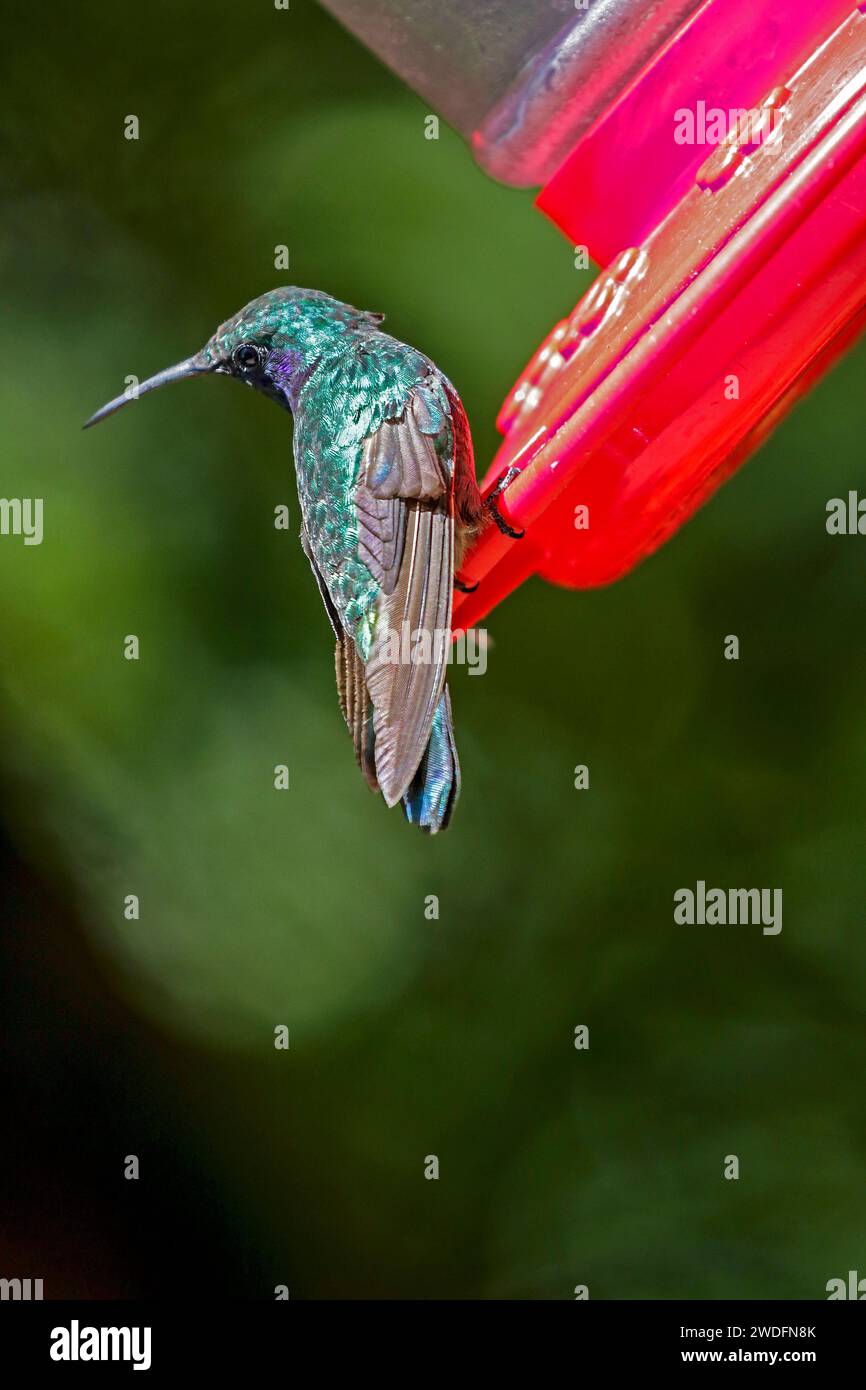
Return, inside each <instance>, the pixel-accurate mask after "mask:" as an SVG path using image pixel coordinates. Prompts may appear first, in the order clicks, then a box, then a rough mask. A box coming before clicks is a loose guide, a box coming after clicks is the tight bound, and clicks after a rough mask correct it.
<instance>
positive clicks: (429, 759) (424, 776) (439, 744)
mask: <svg viewBox="0 0 866 1390" xmlns="http://www.w3.org/2000/svg"><path fill="white" fill-rule="evenodd" d="M459 795H460V763H459V762H458V759H457V745H456V744H455V742H454V726H453V723H452V721H451V700H450V697H449V695H448V687H447V685H446V687H445V689H444V690H443V691H442V696H441V699H440V700H439V704H438V705H437V706H436V713H435V714H434V716H433V724H432V726H431V729H430V742H429V743H428V744H427V751H426V753H425V754H424V757H423V758H422V759H421V763H420V766H419V768H418V771H417V772H416V773H415V776H414V778H413V779H412V783H411V785H410V787H409V789H408V791H407V792H406V795H405V796H404V797H403V812H404V815H405V816H406V819H407V821H409V822H410V824H411V825H419V826H420V827H421V829H422V830H426V831H427V832H428V833H429V834H431V835H435V834H436V832H437V830H444V829H445V828H446V826H447V825H448V822H449V821H450V819H451V813H452V812H453V810H454V805H455V803H456V801H457V798H458V796H459Z"/></svg>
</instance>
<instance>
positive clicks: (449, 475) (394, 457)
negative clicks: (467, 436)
mask: <svg viewBox="0 0 866 1390" xmlns="http://www.w3.org/2000/svg"><path fill="white" fill-rule="evenodd" d="M453 465H454V433H453V429H452V426H451V419H450V412H449V410H448V401H447V397H446V395H445V392H444V389H443V387H442V385H441V383H440V382H439V381H438V380H437V379H436V378H434V377H432V375H431V377H430V378H429V379H428V381H423V382H421V383H419V385H417V386H416V387H414V388H413V390H412V391H411V392H410V394H409V399H408V401H407V403H406V406H405V408H404V410H403V411H402V413H401V414H400V415H399V416H398V417H396V418H393V419H388V420H384V421H383V422H382V424H380V426H379V427H378V429H377V430H375V431H374V432H373V433H372V434H371V435H370V436H369V437H368V439H367V440H366V441H365V443H364V448H363V456H362V460H361V469H360V473H359V478H358V486H357V488H356V490H355V513H356V519H357V525H358V553H359V555H360V557H361V559H362V560H363V561H364V563H365V564H366V566H367V567H368V569H369V570H370V572H371V574H372V575H373V576H374V578H375V579H376V580H377V582H378V583H379V585H380V587H381V591H382V592H381V594H380V596H379V599H378V602H377V616H376V627H375V633H374V638H373V645H372V648H371V650H370V654H369V657H368V659H367V663H366V670H365V677H366V684H367V689H368V691H369V694H370V699H371V701H372V704H373V732H374V737H375V765H376V777H377V780H378V783H379V789H380V791H381V792H382V795H383V796H384V798H385V800H386V801H387V803H388V805H389V806H393V805H395V804H396V803H397V802H398V801H399V800H400V798H401V797H402V796H403V794H404V793H405V791H406V789H407V787H408V786H409V784H410V782H411V781H412V778H413V777H414V775H415V772H416V771H417V769H418V766H419V764H420V762H421V759H422V758H423V756H424V753H425V750H426V748H427V744H428V742H429V739H430V730H431V726H432V722H433V716H434V714H435V712H436V706H437V705H438V703H439V699H440V697H441V695H442V689H443V686H444V684H445V676H446V672H447V664H448V654H449V650H450V643H451V597H452V589H453V583H454V507H453Z"/></svg>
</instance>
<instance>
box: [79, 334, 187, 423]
mask: <svg viewBox="0 0 866 1390" xmlns="http://www.w3.org/2000/svg"><path fill="white" fill-rule="evenodd" d="M213 370H214V368H213V367H212V366H211V364H210V363H209V362H205V361H203V359H202V356H201V354H200V353H196V355H195V356H194V357H187V358H186V359H185V360H184V361H183V362H176V363H175V365H174V366H173V367H166V368H165V370H164V371H162V372H157V373H156V376H149V377H148V378H147V380H146V381H142V382H140V383H139V385H138V386H136V387H134V388H129V389H128V390H126V391H124V393H123V395H122V396H115V398H114V400H113V401H109V402H108V404H107V405H104V406H102V408H101V409H100V410H97V412H96V414H95V415H91V417H90V419H89V420H88V421H87V423H86V424H85V425H83V426H82V429H85V430H89V429H90V426H91V425H98V424H99V422H100V420H107V419H108V416H109V415H113V414H114V412H115V411H116V410H121V409H122V407H123V406H125V405H129V403H130V401H136V400H138V398H139V396H143V395H145V394H146V393H147V392H148V391H155V390H156V388H157V387H158V386H167V385H168V384H169V382H170V381H186V379H187V377H191V376H201V375H202V374H203V373H205V372H212V371H213Z"/></svg>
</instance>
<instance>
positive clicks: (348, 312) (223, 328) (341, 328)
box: [84, 285, 382, 429]
mask: <svg viewBox="0 0 866 1390" xmlns="http://www.w3.org/2000/svg"><path fill="white" fill-rule="evenodd" d="M381 321H382V316H381V314H371V313H367V312H366V311H364V310H361V309H355V308H353V307H352V305H351V304H343V303H341V301H340V300H338V299H332V298H331V296H330V295H328V294H323V293H322V291H321V290H304V289H298V288H297V287H296V286H294V285H289V286H285V287H284V288H282V289H278V290H270V291H269V292H268V293H267V294H263V295H260V296H259V298H258V299H254V300H252V302H251V303H250V304H247V305H246V307H245V308H243V309H241V310H240V312H239V313H237V314H235V315H234V316H233V317H232V318H230V319H227V320H226V322H225V323H223V324H221V325H220V327H219V328H218V329H217V330H216V332H215V333H214V334H213V336H212V337H211V338H210V339H209V341H208V342H207V343H205V345H204V347H203V348H202V349H201V351H200V352H197V353H195V354H194V355H193V356H192V357H187V358H185V359H184V360H183V361H182V362H178V363H176V364H175V365H174V366H173V367H166V369H165V370H164V371H161V372H157V374H156V375H155V376H152V377H148V379H147V380H146V381H142V382H141V383H140V384H139V385H138V386H136V387H134V388H131V389H129V390H127V391H126V392H125V393H124V394H123V395H122V396H117V397H116V398H115V399H114V400H113V401H109V402H108V404H107V405H104V406H103V407H102V408H101V409H100V410H97V412H96V414H95V415H92V416H91V417H90V419H89V420H88V421H87V424H86V425H85V426H84V428H85V429H88V428H89V426H90V425H96V424H98V423H99V421H100V420H105V419H106V418H107V417H108V416H109V415H113V414H114V413H115V411H117V410H120V409H121V407H122V406H124V405H128V404H129V402H130V401H132V400H136V399H137V398H138V397H139V396H143V395H145V394H146V393H147V392H148V391H155V390H156V388H157V387H158V386H166V385H168V383H169V382H171V381H185V380H186V379H187V378H188V377H192V376H205V375H208V374H214V373H215V374H218V375H220V376H233V377H236V378H237V379H238V380H239V381H244V382H246V384H247V385H248V386H253V387H255V388H256V390H259V391H261V392H262V393H263V394H264V395H266V396H270V397H271V399H272V400H275V401H277V402H278V403H279V404H280V405H282V406H285V407H287V408H289V409H292V408H294V406H295V403H296V402H297V398H298V394H299V392H300V390H301V388H302V386H303V384H304V382H305V381H306V379H307V377H308V376H309V375H310V372H311V371H312V370H313V368H314V367H315V365H316V363H317V362H318V361H319V360H320V359H321V358H322V357H324V356H326V355H328V354H330V353H331V352H333V351H334V350H335V349H336V348H337V347H338V346H339V342H340V340H341V339H342V338H345V336H346V335H347V334H350V333H357V332H359V331H364V330H366V331H368V332H369V331H370V330H371V329H374V328H375V327H376V326H377V325H378V324H379V323H381Z"/></svg>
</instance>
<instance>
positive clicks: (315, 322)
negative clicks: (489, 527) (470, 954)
mask: <svg viewBox="0 0 866 1390" xmlns="http://www.w3.org/2000/svg"><path fill="white" fill-rule="evenodd" d="M383 319H384V315H382V314H378V313H370V312H368V311H366V310H361V309H356V308H354V307H353V306H352V305H351V304H344V303H342V302H341V301H340V300H338V299H333V298H332V297H331V296H330V295H328V294H325V293H323V292H322V291H320V290H309V289H299V288H297V287H295V286H284V287H282V288H280V289H276V290H271V291H270V292H269V293H267V294H263V295H261V296H260V297H259V298H258V299H254V300H253V301H252V302H251V303H249V304H247V305H246V307H245V308H243V309H241V310H240V312H239V313H237V314H235V315H234V317H232V318H230V319H228V320H227V321H226V322H225V323H223V324H221V325H220V327H219V328H218V329H217V330H216V332H215V333H214V334H213V336H212V337H211V338H210V339H209V341H208V342H207V343H206V344H205V346H204V347H203V348H202V349H201V350H200V351H199V352H197V353H195V354H194V355H193V356H192V357H188V358H186V359H184V361H182V362H178V363H177V364H176V365H175V366H173V367H168V368H166V369H165V370H164V371H161V372H158V373H157V374H156V375H155V376H152V377H149V378H148V379H147V380H146V381H143V382H141V384H140V385H139V386H138V387H137V388H136V390H135V391H134V392H132V393H126V394H124V395H122V396H118V397H117V398H116V399H115V400H112V401H109V402H108V404H107V405H104V406H103V407H102V408H101V410H98V411H97V412H96V413H95V414H94V415H93V416H91V418H90V419H89V420H88V421H87V423H86V425H85V426H84V428H85V429H87V428H89V427H90V426H91V425H95V424H97V423H98V422H99V421H100V420H104V419H105V418H106V417H107V416H109V415H113V414H114V413H115V411H117V410H119V409H120V408H121V407H122V406H124V405H127V404H128V403H129V401H130V400H134V399H136V398H137V397H138V396H142V395H144V394H145V393H146V392H148V391H153V390H155V389H156V388H157V387H158V386H164V385H167V384H168V383H169V382H173V381H184V380H186V379H187V378H188V377H194V376H204V375H209V374H214V375H217V376H229V377H234V378H235V379H236V380H238V381H242V382H245V383H246V385H247V386H251V387H253V388H254V389H255V390H257V391H260V392H261V393H262V395H264V396H267V397H268V398H269V399H270V400H272V401H275V402H276V403H277V405H280V406H282V407H283V408H284V409H285V410H288V411H290V412H291V414H292V416H293V420H294V437H293V448H294V461H295V474H296V479H297V488H298V498H299V502H300V510H301V545H302V547H303V549H304V552H305V554H306V556H307V558H308V560H309V562H310V566H311V568H312V571H313V575H314V576H315V580H316V583H317V585H318V588H319V592H320V594H321V597H322V601H323V603H324V606H325V611H326V613H327V615H328V618H329V619H330V623H331V626H332V628H333V630H334V636H335V638H336V652H335V667H336V675H337V689H338V693H339V699H340V706H341V709H342V712H343V717H344V719H345V721H346V725H347V727H348V730H349V733H350V735H351V737H352V741H353V743H354V748H355V757H356V759H357V762H358V766H359V767H360V769H361V771H362V773H363V775H364V777H365V778H366V781H367V783H368V784H369V786H370V787H371V788H372V789H373V790H374V791H376V792H379V793H381V795H382V797H383V798H384V800H385V802H386V803H387V805H388V806H395V805H396V804H397V803H398V802H399V803H400V804H401V805H402V808H403V811H404V814H405V816H406V819H407V820H408V821H409V822H410V823H411V824H413V825H418V826H420V827H421V829H422V830H425V831H427V832H428V833H430V834H435V833H436V832H437V831H439V830H443V829H445V827H446V826H447V825H448V823H449V821H450V819H451V815H452V812H453V810H454V806H455V803H456V801H457V798H458V796H459V793H460V764H459V761H458V757H457V746H456V743H455V740H454V726H453V720H452V715H451V700H450V695H449V691H448V685H447V681H446V674H447V672H446V667H447V661H448V654H449V651H450V646H451V604H452V592H453V588H454V585H455V583H457V584H458V586H459V587H462V588H468V586H466V585H464V584H462V583H461V581H460V580H459V579H457V578H456V576H457V571H458V569H459V566H460V562H461V559H462V556H463V553H464V549H465V547H466V544H467V542H468V541H469V540H470V539H471V538H472V537H473V536H474V535H475V534H477V532H478V531H479V530H480V529H481V527H482V525H483V524H484V523H485V522H486V520H487V519H488V518H492V519H493V520H494V521H495V522H496V524H497V525H498V526H499V527H500V529H501V530H503V531H504V532H505V533H506V534H507V535H510V536H512V537H514V538H519V536H520V535H522V532H519V531H516V530H515V529H514V528H513V527H511V526H510V525H509V524H508V522H507V521H506V520H505V518H504V517H503V516H502V514H501V513H500V511H499V508H498V506H497V502H496V499H497V497H498V496H499V495H500V493H501V492H502V490H503V489H504V487H505V486H507V484H508V482H510V480H511V476H512V475H513V473H514V472H516V470H513V469H509V470H508V472H507V474H504V475H503V477H502V479H500V482H499V483H498V484H497V487H496V488H495V489H494V490H493V492H492V493H491V495H490V496H489V497H488V498H487V499H486V500H482V497H481V493H480V491H479V488H478V484H477V482H476V479H475V465H474V461H473V451H472V437H471V434H470V431H469V423H468V421H467V418H466V412H465V411H464V409H463V405H462V403H461V400H460V397H459V395H458V394H457V391H456V390H455V388H454V386H453V385H452V384H451V382H450V381H449V380H448V378H447V377H446V376H445V375H444V373H443V372H441V371H440V370H439V368H438V367H437V366H436V365H435V364H434V363H433V362H432V361H431V360H430V359H429V358H428V357H425V355H424V354H423V353H422V352H419V351H418V350H417V349H416V348H413V347H410V346H409V345H408V344H407V343H402V342H399V341H398V340H397V339H396V338H392V337H391V336H390V335H389V334H387V333H384V332H383V331H382V329H381V327H380V325H381V323H382V322H383Z"/></svg>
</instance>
